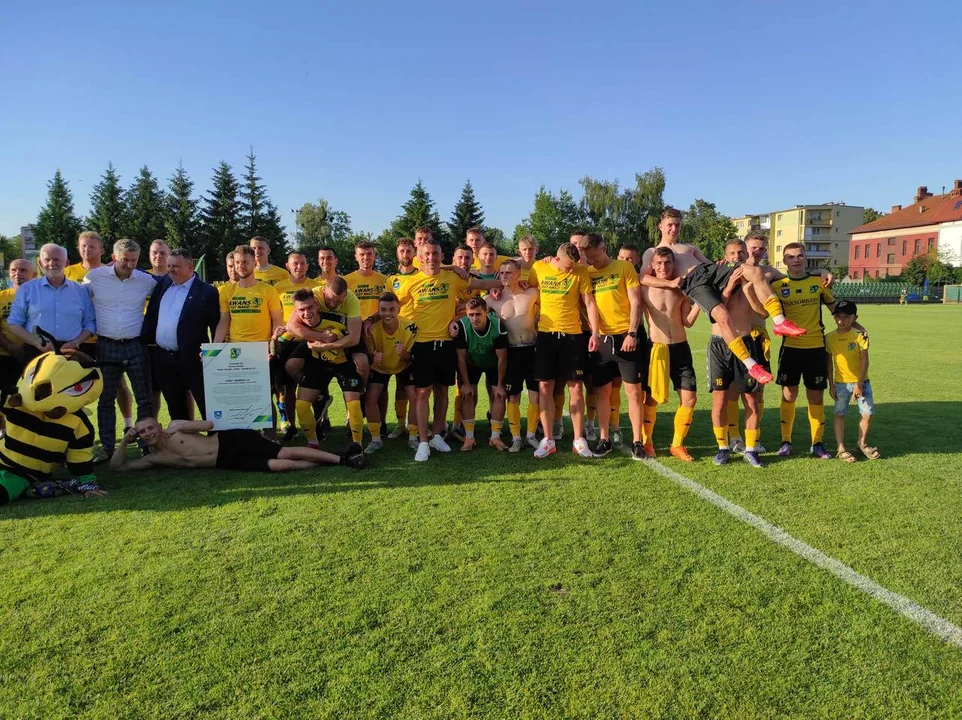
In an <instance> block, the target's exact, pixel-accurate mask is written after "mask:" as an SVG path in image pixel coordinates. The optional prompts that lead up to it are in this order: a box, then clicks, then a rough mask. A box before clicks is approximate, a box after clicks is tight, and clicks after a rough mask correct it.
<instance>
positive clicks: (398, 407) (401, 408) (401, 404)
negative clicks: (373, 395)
mask: <svg viewBox="0 0 962 720" xmlns="http://www.w3.org/2000/svg"><path fill="white" fill-rule="evenodd" d="M394 414H395V415H396V416H397V421H398V424H401V423H405V422H407V417H408V399H407V398H406V397H399V398H394Z"/></svg>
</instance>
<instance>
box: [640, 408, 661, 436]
mask: <svg viewBox="0 0 962 720" xmlns="http://www.w3.org/2000/svg"><path fill="white" fill-rule="evenodd" d="M657 415H658V406H657V405H645V421H644V422H643V423H642V424H641V441H642V442H643V443H649V442H652V437H653V433H654V431H655V418H656V416H657Z"/></svg>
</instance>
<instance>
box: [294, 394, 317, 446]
mask: <svg viewBox="0 0 962 720" xmlns="http://www.w3.org/2000/svg"><path fill="white" fill-rule="evenodd" d="M296 412H297V424H298V425H300V426H301V430H303V431H304V437H306V438H307V442H317V430H316V429H315V425H316V423H317V420H315V419H314V408H313V407H312V405H311V403H310V401H309V400H298V401H297V406H296Z"/></svg>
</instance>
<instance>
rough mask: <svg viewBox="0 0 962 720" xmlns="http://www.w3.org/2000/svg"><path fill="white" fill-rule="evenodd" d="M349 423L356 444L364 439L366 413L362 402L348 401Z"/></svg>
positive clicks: (352, 438)
mask: <svg viewBox="0 0 962 720" xmlns="http://www.w3.org/2000/svg"><path fill="white" fill-rule="evenodd" d="M347 423H348V425H350V427H351V440H353V441H354V442H356V443H359V442H361V440H362V439H363V438H364V413H363V412H361V401H360V400H348V401H347Z"/></svg>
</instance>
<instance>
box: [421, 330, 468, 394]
mask: <svg viewBox="0 0 962 720" xmlns="http://www.w3.org/2000/svg"><path fill="white" fill-rule="evenodd" d="M411 354H412V355H413V356H414V360H413V361H412V362H411V368H412V371H413V373H414V385H415V386H416V387H419V388H426V387H431V386H432V385H444V386H445V387H451V386H452V385H454V380H455V376H456V375H457V368H458V352H457V350H455V349H454V341H453V340H433V341H428V342H416V343H414V347H413V348H412V349H411Z"/></svg>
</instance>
